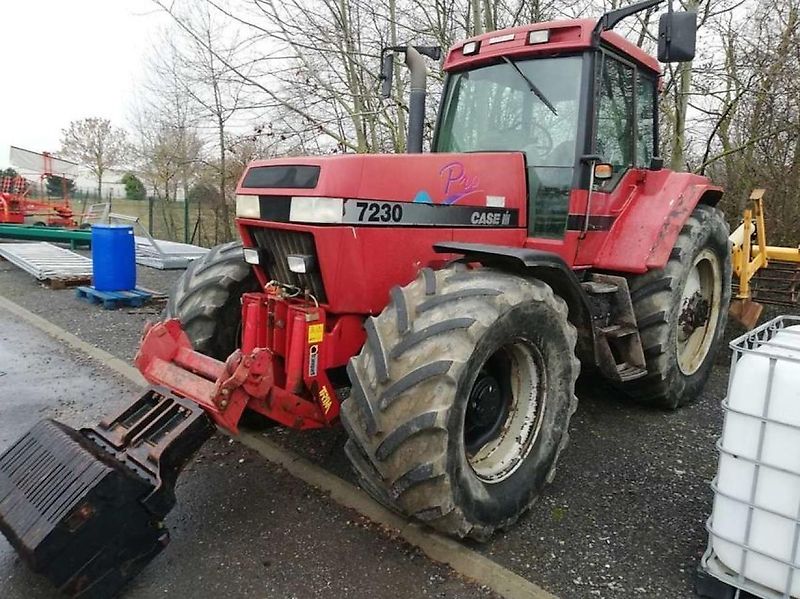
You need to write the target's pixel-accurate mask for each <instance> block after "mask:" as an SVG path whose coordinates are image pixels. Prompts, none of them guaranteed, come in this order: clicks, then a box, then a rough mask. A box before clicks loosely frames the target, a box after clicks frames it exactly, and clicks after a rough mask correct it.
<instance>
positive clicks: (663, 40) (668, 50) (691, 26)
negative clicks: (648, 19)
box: [658, 11, 697, 62]
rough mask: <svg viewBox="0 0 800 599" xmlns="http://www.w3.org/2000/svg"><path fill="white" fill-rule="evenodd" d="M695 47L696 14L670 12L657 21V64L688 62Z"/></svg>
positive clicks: (692, 55)
mask: <svg viewBox="0 0 800 599" xmlns="http://www.w3.org/2000/svg"><path fill="white" fill-rule="evenodd" d="M696 47H697V13H696V12H672V11H669V12H667V13H664V14H663V15H661V19H659V21H658V60H659V62H688V61H690V60H692V59H694V54H695V49H696Z"/></svg>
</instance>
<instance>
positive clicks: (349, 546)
mask: <svg viewBox="0 0 800 599" xmlns="http://www.w3.org/2000/svg"><path fill="white" fill-rule="evenodd" d="M136 393H137V390H136V389H135V388H134V387H132V385H131V384H130V383H127V382H126V381H125V380H124V379H122V378H121V377H119V376H118V375H114V374H113V373H111V372H109V371H106V370H105V369H103V368H100V367H98V366H97V364H96V363H95V362H94V361H93V360H90V359H89V358H87V357H86V356H82V355H80V354H77V353H74V352H72V351H70V350H67V349H65V348H64V347H63V346H61V345H60V344H59V343H57V342H56V341H54V340H53V339H52V338H51V337H49V336H47V335H45V334H44V333H42V332H40V331H38V330H36V329H34V328H32V327H31V326H30V325H27V324H22V323H20V322H15V321H14V320H13V319H12V318H11V317H10V315H8V314H7V313H4V312H2V311H0V450H2V449H4V448H6V447H7V446H8V445H10V444H11V443H12V442H13V441H14V440H15V439H16V438H17V437H18V436H20V435H21V434H22V432H24V431H25V430H27V428H29V427H30V426H31V425H32V424H34V423H35V422H36V421H37V420H39V419H40V418H44V417H54V418H57V419H59V420H62V421H64V422H66V423H68V424H70V425H72V426H82V425H88V424H92V423H94V422H95V421H96V420H97V419H98V417H100V416H101V415H102V414H103V413H104V412H105V411H107V410H108V409H109V408H111V409H113V406H114V405H115V404H119V403H120V402H125V401H127V400H128V399H129V398H132V397H134V396H135V394H136ZM177 496H178V506H177V508H176V509H175V510H174V511H173V512H172V513H171V514H170V515H169V517H168V518H167V525H168V527H169V528H170V531H171V533H172V542H171V543H170V545H169V546H168V547H167V548H166V549H165V550H164V551H163V552H162V553H161V554H160V555H159V556H158V557H156V559H155V560H154V561H153V562H152V563H151V564H150V565H149V566H148V567H147V568H146V569H145V570H144V572H143V573H142V574H141V575H140V576H139V577H138V578H137V579H135V581H134V582H133V583H132V584H131V585H130V586H129V587H128V589H127V591H126V592H125V593H124V597H125V598H126V599H128V598H130V599H139V598H147V597H157V596H158V597H163V596H166V595H169V596H176V597H192V596H194V597H220V596H225V597H233V598H237V597H253V598H267V597H270V598H272V597H275V598H283V597H285V598H290V597H297V598H306V597H309V598H310V597H326V598H327V597H331V598H334V597H337V598H338V597H344V596H348V597H352V598H354V599H359V598H373V597H384V596H385V597H389V596H391V597H407V598H413V597H451V598H461V597H464V598H472V597H475V598H477V597H492V596H493V595H492V594H491V593H490V592H488V591H486V590H484V589H481V588H479V587H478V586H477V585H475V584H473V583H471V582H469V581H466V580H464V579H461V578H459V577H458V576H457V575H455V574H454V573H453V572H452V571H451V570H450V569H449V568H447V567H445V566H441V565H439V564H435V563H433V562H432V561H430V560H429V559H428V558H427V557H425V556H424V555H422V554H421V553H420V552H419V551H418V550H417V549H416V548H414V547H411V546H408V545H405V544H403V543H401V542H398V541H396V540H394V539H392V538H391V537H390V536H389V535H388V534H386V533H385V532H384V531H382V530H380V529H378V528H377V527H375V526H373V525H372V524H371V523H370V522H368V521H366V520H365V519H364V518H362V517H361V516H359V515H358V514H357V513H355V512H352V511H350V510H348V509H346V508H343V507H341V506H339V505H337V504H335V503H333V502H332V501H330V499H329V498H327V497H326V496H325V495H323V494H322V493H320V492H319V491H317V490H316V489H314V488H312V487H309V486H308V485H306V484H305V483H303V482H302V481H299V480H298V479H295V478H293V477H291V476H289V475H288V474H287V473H286V472H285V471H283V470H282V469H280V468H278V467H276V466H274V465H272V464H270V463H268V462H265V460H264V459H263V458H261V456H259V455H258V454H256V453H254V452H252V451H250V450H248V449H247V448H245V447H244V446H242V445H241V444H239V443H235V442H234V441H232V440H231V439H228V438H226V437H224V436H222V435H217V436H216V437H214V438H213V439H212V440H211V441H210V442H209V443H208V444H207V445H206V446H205V447H203V449H202V450H201V451H200V453H199V455H198V456H197V458H196V459H195V460H194V462H192V463H191V464H190V465H189V467H188V468H187V471H185V472H184V475H183V476H182V478H181V479H180V482H179V485H178V489H177ZM0 596H2V597H3V599H23V598H24V599H38V598H45V597H58V596H59V595H57V594H56V593H55V591H54V590H53V589H52V588H51V587H50V586H49V584H48V583H47V581H45V580H43V579H41V578H39V577H37V576H35V575H33V574H32V573H31V572H29V571H28V570H27V568H26V567H25V566H24V564H23V563H22V562H21V561H20V560H19V558H18V557H17V556H16V554H15V553H14V551H13V550H12V549H11V547H10V546H9V545H8V543H7V542H6V540H5V538H4V537H2V536H0Z"/></svg>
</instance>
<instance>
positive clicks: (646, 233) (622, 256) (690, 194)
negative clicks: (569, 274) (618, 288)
mask: <svg viewBox="0 0 800 599" xmlns="http://www.w3.org/2000/svg"><path fill="white" fill-rule="evenodd" d="M722 193H723V192H722V188H720V187H716V186H714V185H712V184H711V182H710V181H709V180H708V179H707V178H706V177H702V176H700V175H694V174H692V173H676V172H671V171H662V172H648V174H647V180H646V182H645V184H644V185H643V187H642V188H641V193H639V196H638V197H637V198H635V199H634V201H632V202H630V203H629V204H628V205H627V206H626V208H625V209H624V210H623V211H622V213H621V214H620V215H619V217H617V219H616V220H615V222H614V225H613V226H612V227H611V230H610V231H609V233H608V236H607V237H606V240H605V242H604V243H603V245H602V247H601V248H600V251H599V252H598V254H597V257H596V259H595V260H594V261H593V264H592V266H593V268H595V269H598V270H606V271H617V272H629V273H644V272H647V271H648V270H651V269H654V268H663V267H664V265H665V264H666V263H667V260H669V256H670V253H671V252H672V248H673V247H674V245H675V241H676V239H677V238H678V235H679V234H680V232H681V229H682V228H683V225H684V224H685V223H686V220H687V219H688V218H689V216H691V214H692V212H693V211H694V209H695V208H696V207H697V205H698V204H701V203H702V204H708V205H710V206H715V205H716V204H717V203H718V202H719V200H720V198H722Z"/></svg>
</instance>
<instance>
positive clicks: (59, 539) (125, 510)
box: [0, 389, 216, 599]
mask: <svg viewBox="0 0 800 599" xmlns="http://www.w3.org/2000/svg"><path fill="white" fill-rule="evenodd" d="M215 430H216V429H215V427H214V424H213V423H212V421H211V419H210V418H209V417H208V416H207V415H206V414H205V412H203V410H202V409H201V408H200V407H199V406H197V405H196V404H194V403H192V402H190V401H188V400H185V399H181V398H178V397H175V396H173V395H170V394H169V393H168V392H166V391H163V390H159V389H150V390H149V391H147V392H146V393H145V394H144V395H143V396H142V397H140V398H139V399H137V400H136V401H135V402H133V403H132V404H130V405H129V406H127V407H126V408H125V409H124V410H123V411H122V412H121V413H119V414H118V415H116V416H115V417H113V418H109V419H105V420H103V421H101V422H100V424H98V425H97V426H96V427H94V428H90V429H82V430H81V431H80V432H79V431H76V430H74V429H72V428H70V427H68V426H66V425H64V424H61V423H59V422H55V421H54V420H42V421H40V422H38V423H37V424H36V425H35V426H34V427H33V428H32V429H31V430H30V431H28V432H27V433H26V434H25V435H24V436H23V437H22V438H21V439H19V440H18V441H17V442H16V443H14V444H13V445H12V446H11V447H10V448H9V449H8V450H7V451H6V452H5V453H3V454H2V455H0V531H2V532H3V534H4V535H5V536H6V538H7V539H8V540H9V542H10V543H11V544H12V545H13V546H14V548H15V549H16V550H17V551H18V552H19V554H20V556H21V557H22V558H23V560H24V561H25V562H26V563H27V564H28V566H30V568H31V569H32V570H33V571H35V572H37V573H39V574H42V575H43V576H45V577H46V578H48V579H49V580H50V581H51V582H52V583H53V584H54V585H55V586H56V587H57V588H58V589H59V590H60V591H61V592H63V593H65V594H66V595H68V596H71V597H81V598H86V599H89V598H91V599H105V598H108V597H113V596H114V595H116V594H117V592H118V591H119V590H120V589H121V588H122V586H123V585H124V584H125V583H126V582H127V581H128V580H130V579H131V578H133V577H134V576H135V575H136V574H137V573H138V572H139V571H140V570H141V569H142V568H143V567H144V566H145V565H146V564H147V563H148V562H149V561H150V560H151V559H153V557H155V556H156V555H157V554H158V553H159V552H160V551H161V550H162V549H163V548H164V547H165V546H166V544H167V543H168V542H169V532H168V531H167V529H166V528H165V527H164V524H163V518H164V516H166V514H167V512H169V511H170V509H172V507H173V506H174V505H175V494H174V489H175V481H176V479H177V477H178V474H179V473H180V471H181V469H182V468H183V466H184V465H185V464H186V462H187V461H188V460H189V459H190V458H191V456H192V454H193V453H194V452H195V451H196V450H197V449H198V448H199V447H200V446H201V445H202V444H203V443H204V442H205V441H206V440H207V439H208V438H209V437H210V436H211V435H212V434H213V433H214V431H215Z"/></svg>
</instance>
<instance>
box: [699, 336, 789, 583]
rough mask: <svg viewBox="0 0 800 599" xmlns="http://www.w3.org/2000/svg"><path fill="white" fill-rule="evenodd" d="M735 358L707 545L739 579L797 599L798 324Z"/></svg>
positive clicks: (751, 347)
mask: <svg viewBox="0 0 800 599" xmlns="http://www.w3.org/2000/svg"><path fill="white" fill-rule="evenodd" d="M733 347H734V351H736V350H737V347H736V346H735V344H733ZM739 353H740V355H741V357H740V358H739V359H738V361H737V362H736V363H735V366H734V369H733V371H732V373H731V381H730V385H729V391H728V399H727V402H726V404H724V406H725V423H724V425H723V432H722V437H721V439H720V441H719V450H720V463H719V472H718V476H717V480H716V488H715V496H714V509H713V512H712V515H711V519H710V521H709V532H710V544H711V548H712V549H713V551H714V553H715V554H716V557H717V558H718V559H719V561H720V562H722V563H723V564H724V565H725V566H727V568H729V569H730V570H732V571H733V572H734V573H736V574H737V575H739V576H742V575H743V576H744V578H746V579H749V580H750V581H753V582H755V583H757V584H759V585H763V586H764V587H767V589H773V590H775V591H777V592H778V593H779V594H780V595H779V596H788V595H787V594H786V593H787V591H788V592H789V593H790V594H791V596H792V597H800V571H797V570H800V542H798V535H799V534H800V523H799V522H800V325H795V326H790V327H786V328H785V329H783V330H780V331H778V332H776V333H775V334H774V335H773V336H772V337H771V339H769V340H768V341H765V342H764V343H762V344H760V345H756V346H755V347H753V346H752V345H751V346H750V347H749V348H742V349H739Z"/></svg>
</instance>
